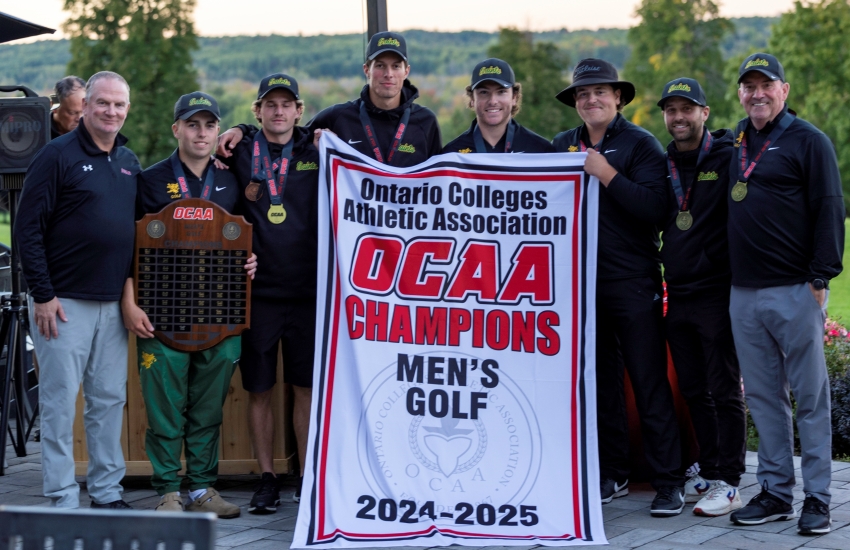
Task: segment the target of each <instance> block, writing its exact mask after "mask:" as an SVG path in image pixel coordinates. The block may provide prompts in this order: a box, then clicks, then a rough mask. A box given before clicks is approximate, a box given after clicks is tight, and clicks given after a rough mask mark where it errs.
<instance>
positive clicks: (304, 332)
mask: <svg viewBox="0 0 850 550" xmlns="http://www.w3.org/2000/svg"><path fill="white" fill-rule="evenodd" d="M252 109H253V111H254V116H255V117H256V119H257V121H258V122H259V123H260V126H261V129H259V130H257V129H255V128H253V127H252V128H251V129H249V131H248V133H247V134H246V135H245V136H243V137H242V138H241V140H240V141H239V142H238V143H237V144H236V147H235V148H234V149H233V151H232V154H231V155H230V156H229V157H226V158H225V159H224V161H225V162H226V163H227V164H228V165H229V166H230V168H231V169H232V170H233V171H234V173H235V174H236V179H237V181H238V182H239V186H240V188H241V190H242V211H243V213H244V216H245V218H246V219H247V220H248V221H249V222H251V223H252V224H253V225H254V241H253V246H254V250H255V251H256V253H257V255H258V256H259V257H261V258H263V268H262V269H261V270H259V271H258V273H257V277H256V280H255V281H254V284H253V287H252V290H251V328H250V329H249V330H246V331H245V332H244V333H242V360H241V362H240V368H241V369H242V385H243V387H244V388H245V389H246V390H247V391H248V392H249V395H250V397H249V402H248V408H249V417H248V422H249V426H250V429H251V440H252V442H253V446H254V454H255V455H256V457H257V462H259V465H260V470H261V471H262V477H261V480H260V484H259V486H258V487H257V490H256V492H255V493H254V496H253V498H252V499H251V503H250V505H249V506H248V512H250V513H253V514H270V513H273V512H275V511H276V510H277V504H278V503H279V501H280V487H279V482H278V479H277V477H276V475H275V472H274V459H273V444H274V416H273V411H272V388H273V387H274V385H275V383H276V376H277V355H278V345H280V346H281V349H282V354H283V370H284V381H285V382H286V383H287V384H290V385H291V387H292V390H293V396H294V403H293V412H292V424H293V429H294V431H295V440H296V443H297V445H298V459H299V463H300V466H301V475H302V478H303V475H304V462H305V459H306V455H307V435H308V433H309V428H310V402H311V398H312V387H313V348H314V341H315V325H316V261H317V239H318V200H319V198H318V178H319V171H318V170H319V152H318V151H317V150H316V148H315V147H314V146H313V136H312V134H311V133H310V132H309V131H308V130H307V129H305V128H303V127H301V126H297V124H298V122H299V121H300V120H301V115H302V114H303V113H304V102H303V101H302V100H301V98H300V96H299V95H298V82H297V81H296V80H295V79H294V78H293V77H291V76H289V75H286V74H282V73H278V74H272V75H269V76H267V77H265V78H264V79H263V80H262V81H261V82H260V87H259V91H258V93H257V100H256V101H255V102H254V104H253V106H252ZM228 152H229V151H228ZM300 495H301V483H300V482H299V484H298V487H297V488H296V491H295V497H294V498H295V500H296V502H297V501H298V500H299V499H300Z"/></svg>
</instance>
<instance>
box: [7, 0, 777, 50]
mask: <svg viewBox="0 0 850 550" xmlns="http://www.w3.org/2000/svg"><path fill="white" fill-rule="evenodd" d="M196 2H197V7H196V9H195V29H196V31H197V32H198V34H200V35H201V36H222V35H238V34H247V35H255V34H284V35H297V34H304V35H316V34H345V33H359V32H364V31H365V27H366V22H365V13H364V7H363V6H364V3H365V2H364V0H300V1H293V0H196ZM639 3H640V2H639V0H465V1H462V2H461V1H458V0H426V1H425V2H411V1H410V0H387V12H388V17H387V18H388V20H389V27H390V29H392V30H399V31H400V30H406V29H412V28H415V29H424V30H439V31H460V30H480V31H488V32H492V31H495V30H497V29H498V28H499V27H504V26H515V27H519V28H521V29H527V30H533V31H539V30H554V29H561V28H566V29H568V30H577V29H598V28H605V27H630V26H632V25H634V24H635V23H636V19H635V18H634V11H635V7H636V6H637V5H638V4H639ZM63 4H64V2H63V0H27V1H21V0H0V11H2V12H5V13H8V14H10V15H14V16H15V17H19V18H21V19H26V20H28V21H32V22H33V23H38V24H40V25H44V26H46V27H51V28H55V29H57V32H56V34H55V35H53V36H54V37H56V38H62V37H63V35H62V33H61V31H60V30H59V27H60V26H61V24H62V22H63V21H64V20H65V19H67V17H68V14H67V12H63V11H62V6H63ZM719 4H720V12H721V14H722V15H724V16H726V17H745V16H753V15H761V16H772V15H778V14H780V13H782V12H783V11H787V10H788V9H790V8H791V7H792V6H793V0H747V1H745V2H742V1H731V0H719ZM234 6H238V9H235V8H234ZM46 37H47V36H43V37H41V38H36V39H43V38H46ZM27 41H32V39H30V40H27Z"/></svg>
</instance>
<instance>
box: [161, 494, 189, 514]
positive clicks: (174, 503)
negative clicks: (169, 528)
mask: <svg viewBox="0 0 850 550" xmlns="http://www.w3.org/2000/svg"><path fill="white" fill-rule="evenodd" d="M156 511H157V512H182V511H183V499H182V498H180V492H179V491H175V492H173V493H165V494H164V495H162V497H160V499H159V504H157V505H156Z"/></svg>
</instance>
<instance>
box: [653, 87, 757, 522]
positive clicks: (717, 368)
mask: <svg viewBox="0 0 850 550" xmlns="http://www.w3.org/2000/svg"><path fill="white" fill-rule="evenodd" d="M658 106H659V107H661V110H662V111H663V112H664V122H665V124H666V125H667V131H668V132H670V135H671V136H672V137H673V141H671V142H670V144H669V145H668V146H667V174H668V180H667V181H669V182H670V185H669V186H668V193H667V194H668V204H669V206H668V210H667V211H668V215H667V220H666V221H665V223H664V226H663V227H662V234H661V238H662V240H663V241H664V246H662V248H661V259H662V261H663V262H664V278H665V280H666V281H667V316H666V318H665V326H666V329H667V342H668V343H669V345H670V353H671V354H672V356H673V363H674V364H675V366H676V373H677V375H678V378H679V389H680V390H681V391H682V395H683V396H684V397H685V400H686V401H687V403H688V408H689V409H690V413H691V420H692V421H693V425H694V430H695V432H696V436H697V441H698V442H699V449H700V454H699V466H700V470H699V473H698V474H695V475H694V476H692V477H691V478H690V479H689V480H688V481H687V482H686V483H685V500H686V501H687V502H695V501H697V500H698V501H699V502H697V504H696V506H695V507H694V513H695V514H698V515H704V516H720V515H723V514H728V513H729V512H731V511H733V510H737V509H738V508H740V507H741V506H742V503H741V497H740V495H739V494H738V484H739V483H740V481H741V474H743V473H744V457H745V455H746V450H747V449H746V444H747V438H746V432H747V416H746V415H747V413H746V410H745V408H744V397H743V395H742V393H741V370H740V368H739V367H738V357H737V356H736V355H735V343H734V341H733V339H732V324H731V321H730V320H729V289H730V287H731V279H732V274H731V272H730V270H729V245H728V239H727V236H726V217H727V207H726V193H727V181H728V178H729V166H730V163H731V159H732V156H733V152H734V150H735V149H734V147H733V146H732V144H733V143H734V141H735V140H734V139H733V138H732V132H731V131H730V130H717V131H716V132H709V131H708V128H706V127H705V121H706V120H708V116H709V107H708V106H707V105H706V101H705V94H704V93H703V91H702V86H700V84H699V82H697V81H696V80H694V79H691V78H677V79H675V80H672V81H670V82H668V83H667V84H665V85H664V89H663V90H662V95H661V100H660V101H659V102H658Z"/></svg>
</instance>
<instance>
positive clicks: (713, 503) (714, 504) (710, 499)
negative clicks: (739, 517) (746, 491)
mask: <svg viewBox="0 0 850 550" xmlns="http://www.w3.org/2000/svg"><path fill="white" fill-rule="evenodd" d="M743 505H744V503H742V502H741V495H740V493H738V488H737V487H732V486H731V485H729V484H728V483H726V482H725V481H713V482H712V487H711V490H710V491H709V492H708V493H707V494H706V495H705V496H704V497H702V498H701V499H700V501H699V502H697V504H696V506H694V514H696V515H698V516H711V517H714V516H722V515H725V514H728V513H729V512H734V511H735V510H737V509H738V508H741V507H742V506H743Z"/></svg>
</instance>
